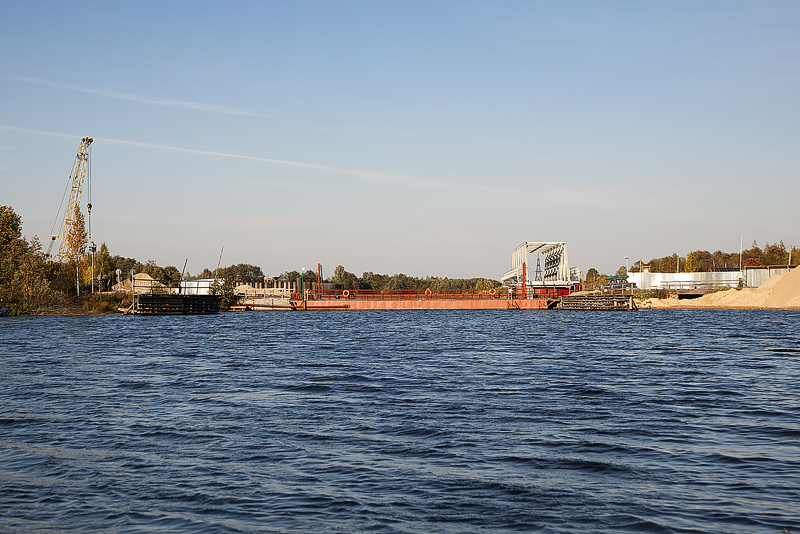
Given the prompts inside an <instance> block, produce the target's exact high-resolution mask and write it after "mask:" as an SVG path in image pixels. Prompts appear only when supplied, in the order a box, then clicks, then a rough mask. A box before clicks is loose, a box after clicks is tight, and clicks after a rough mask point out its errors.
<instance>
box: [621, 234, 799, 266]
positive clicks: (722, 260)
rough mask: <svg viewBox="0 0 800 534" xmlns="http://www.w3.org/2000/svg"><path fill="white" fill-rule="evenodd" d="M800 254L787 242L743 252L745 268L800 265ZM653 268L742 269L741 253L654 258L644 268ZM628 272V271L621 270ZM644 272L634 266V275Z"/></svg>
mask: <svg viewBox="0 0 800 534" xmlns="http://www.w3.org/2000/svg"><path fill="white" fill-rule="evenodd" d="M799 252H800V251H798V249H797V248H796V247H794V246H793V247H791V248H790V249H788V250H787V248H786V245H784V244H783V241H779V242H777V243H772V244H770V243H769V242H767V243H766V244H765V245H764V248H761V247H759V246H758V243H757V242H756V241H753V245H752V246H751V247H750V248H749V249H745V250H742V253H741V261H742V266H743V267H758V266H762V265H763V266H768V265H798V264H800V253H799ZM644 265H645V266H646V265H649V266H650V272H653V273H676V272H684V273H693V272H705V271H718V270H734V269H739V253H738V252H722V251H721V250H717V251H716V252H709V251H707V250H695V251H692V252H689V253H688V254H687V255H686V256H679V255H678V254H674V253H673V254H671V255H669V256H664V257H661V258H653V259H651V260H650V261H649V262H647V263H645V264H644ZM620 269H622V270H623V271H624V267H621V268H620ZM640 270H641V265H640V262H639V261H636V262H634V264H633V266H632V267H631V269H630V272H632V273H635V272H639V271H640Z"/></svg>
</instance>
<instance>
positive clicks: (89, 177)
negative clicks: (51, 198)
mask: <svg viewBox="0 0 800 534" xmlns="http://www.w3.org/2000/svg"><path fill="white" fill-rule="evenodd" d="M88 160H89V161H88V162H87V165H86V166H87V167H88V169H87V170H88V172H87V173H86V174H87V176H86V185H88V186H89V202H88V203H87V205H86V208H87V213H88V216H87V219H88V220H87V222H88V223H89V224H88V227H89V243H91V242H92V145H89V153H88Z"/></svg>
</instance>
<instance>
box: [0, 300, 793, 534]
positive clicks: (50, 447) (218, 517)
mask: <svg viewBox="0 0 800 534" xmlns="http://www.w3.org/2000/svg"><path fill="white" fill-rule="evenodd" d="M799 326H800V312H791V311H720V310H708V311H702V310H692V311H649V312H648V311H642V312H632V313H611V312H566V311H565V312H558V311H538V312H476V311H473V312H436V311H408V312H399V311H398V312H306V313H303V312H294V313H293V312H252V313H247V312H241V313H227V314H220V315H216V316H204V317H130V316H94V317H29V318H7V319H0V353H1V355H0V358H2V360H0V365H1V366H2V367H1V368H0V531H2V532H48V533H53V532H154V531H155V532H304V533H305V532H316V533H328V532H330V533H334V532H425V533H439V532H441V533H454V532H459V533H460V532H564V533H566V532H579V531H583V532H659V533H660V532H665V533H666V532H696V533H701V532H702V533H710V532H765V533H782V532H783V531H784V530H783V529H788V530H789V532H800V384H798V380H799V379H800V328H798V327H799Z"/></svg>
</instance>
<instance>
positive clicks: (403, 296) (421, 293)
mask: <svg viewBox="0 0 800 534" xmlns="http://www.w3.org/2000/svg"><path fill="white" fill-rule="evenodd" d="M558 296H559V292H558V290H551V289H547V290H536V291H534V290H531V289H530V288H528V290H527V291H523V290H522V289H520V288H518V289H517V290H516V291H514V290H509V288H507V287H500V288H494V289H385V290H373V289H351V290H348V289H344V290H341V289H337V290H326V291H324V292H322V293H321V294H320V293H317V292H315V291H313V290H310V289H307V290H305V291H304V292H303V293H300V292H297V291H295V292H292V294H291V299H292V300H491V299H511V298H514V299H541V298H558Z"/></svg>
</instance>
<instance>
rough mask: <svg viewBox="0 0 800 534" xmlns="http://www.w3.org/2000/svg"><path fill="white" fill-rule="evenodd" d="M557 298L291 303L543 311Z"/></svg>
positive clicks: (303, 306)
mask: <svg viewBox="0 0 800 534" xmlns="http://www.w3.org/2000/svg"><path fill="white" fill-rule="evenodd" d="M555 302H556V301H555V300H554V299H474V300H438V299H431V300H426V299H419V300H411V299H408V300H406V299H402V300H379V299H375V300H372V299H369V300H367V299H364V300H361V299H357V300H356V299H330V300H328V299H323V300H292V301H291V305H292V309H295V310H543V309H547V308H549V307H551V306H552V305H553V304H554V303H555Z"/></svg>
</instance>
